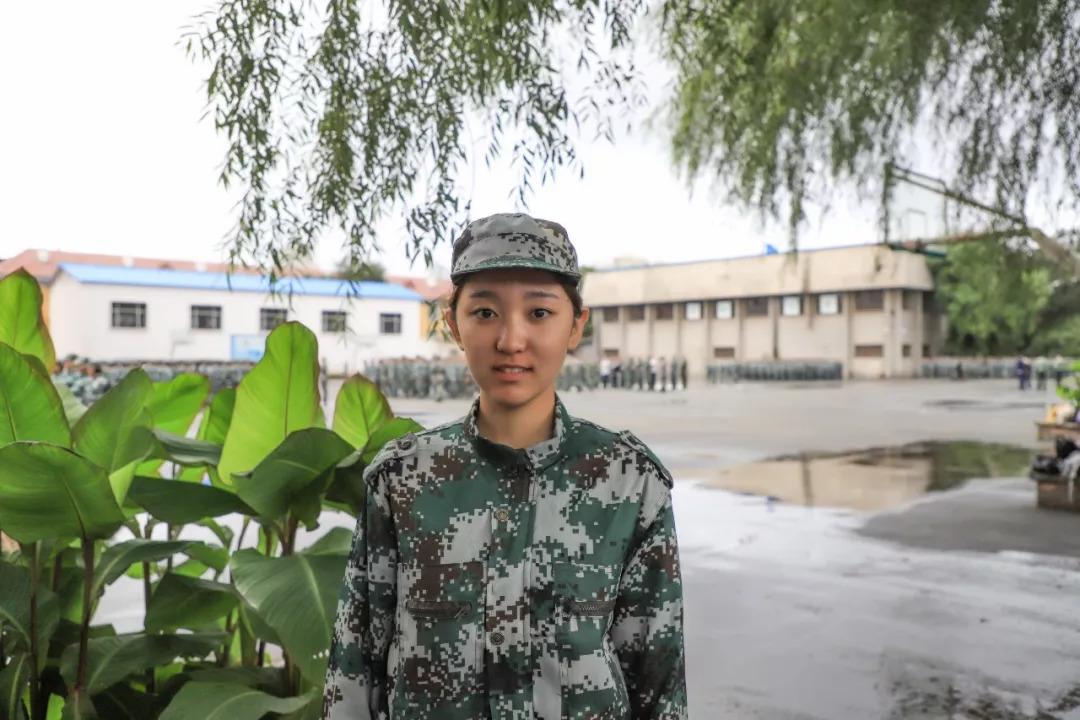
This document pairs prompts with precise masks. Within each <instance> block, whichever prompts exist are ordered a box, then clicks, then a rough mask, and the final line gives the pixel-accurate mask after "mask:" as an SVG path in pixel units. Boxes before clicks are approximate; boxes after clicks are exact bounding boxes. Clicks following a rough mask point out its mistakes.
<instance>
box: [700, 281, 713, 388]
mask: <svg viewBox="0 0 1080 720" xmlns="http://www.w3.org/2000/svg"><path fill="white" fill-rule="evenodd" d="M701 312H702V313H704V314H705V317H704V318H703V319H704V320H705V364H704V365H702V367H703V368H704V369H705V376H708V374H709V365H710V364H711V363H712V361H713V357H714V353H715V352H716V351H715V350H714V349H713V348H715V347H716V341H715V340H713V323H714V322H716V301H715V300H711V301H706V300H702V301H701Z"/></svg>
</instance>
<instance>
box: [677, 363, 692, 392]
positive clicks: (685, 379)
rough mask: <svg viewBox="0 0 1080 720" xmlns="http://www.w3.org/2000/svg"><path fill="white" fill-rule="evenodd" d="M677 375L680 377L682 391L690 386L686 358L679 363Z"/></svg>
mask: <svg viewBox="0 0 1080 720" xmlns="http://www.w3.org/2000/svg"><path fill="white" fill-rule="evenodd" d="M679 375H680V376H681V377H682V389H683V390H685V389H686V388H687V387H689V386H690V383H689V368H688V367H687V364H686V358H683V359H682V360H681V361H680V362H679Z"/></svg>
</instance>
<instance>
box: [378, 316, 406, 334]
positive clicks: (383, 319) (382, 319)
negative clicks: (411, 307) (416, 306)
mask: <svg viewBox="0 0 1080 720" xmlns="http://www.w3.org/2000/svg"><path fill="white" fill-rule="evenodd" d="M379 332H381V333H382V334H383V335H400V334H401V313H379Z"/></svg>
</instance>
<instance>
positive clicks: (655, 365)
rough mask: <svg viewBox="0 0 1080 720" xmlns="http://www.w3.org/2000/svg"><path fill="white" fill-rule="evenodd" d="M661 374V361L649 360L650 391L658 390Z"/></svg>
mask: <svg viewBox="0 0 1080 720" xmlns="http://www.w3.org/2000/svg"><path fill="white" fill-rule="evenodd" d="M659 373H660V361H659V360H658V359H657V358H655V357H653V358H649V390H656V378H657V375H659Z"/></svg>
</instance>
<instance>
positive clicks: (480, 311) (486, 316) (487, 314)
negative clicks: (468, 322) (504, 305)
mask: <svg viewBox="0 0 1080 720" xmlns="http://www.w3.org/2000/svg"><path fill="white" fill-rule="evenodd" d="M472 314H473V315H475V316H476V317H478V318H480V319H481V320H490V319H491V318H493V317H495V312H494V311H493V310H491V309H490V308H477V309H476V310H473V312H472Z"/></svg>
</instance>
